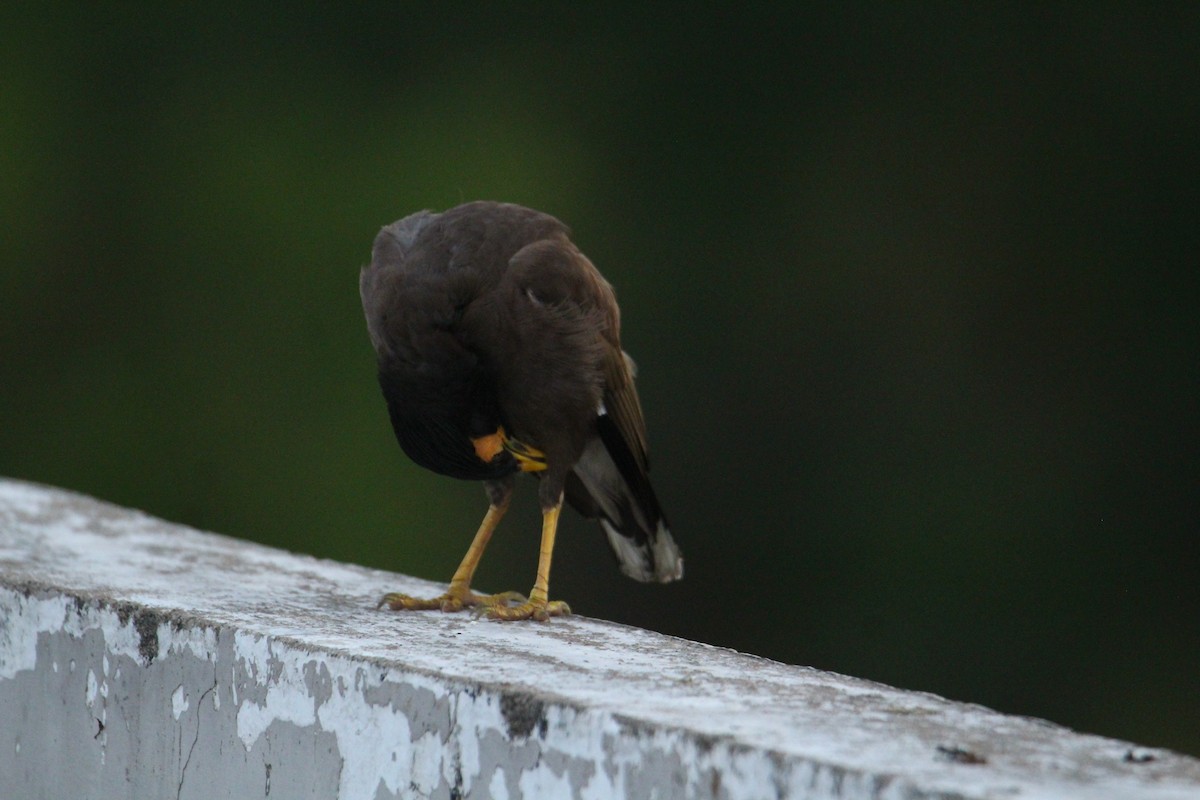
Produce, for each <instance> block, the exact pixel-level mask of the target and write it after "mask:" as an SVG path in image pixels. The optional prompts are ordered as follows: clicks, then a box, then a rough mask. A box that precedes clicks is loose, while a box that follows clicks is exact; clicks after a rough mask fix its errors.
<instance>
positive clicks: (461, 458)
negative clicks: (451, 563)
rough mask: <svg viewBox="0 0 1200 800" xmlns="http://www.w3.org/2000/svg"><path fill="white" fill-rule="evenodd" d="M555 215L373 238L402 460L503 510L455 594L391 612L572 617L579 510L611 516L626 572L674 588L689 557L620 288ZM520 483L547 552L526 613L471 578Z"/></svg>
mask: <svg viewBox="0 0 1200 800" xmlns="http://www.w3.org/2000/svg"><path fill="white" fill-rule="evenodd" d="M568 235H569V231H568V229H567V227H566V226H565V225H563V224H562V223H561V222H559V221H558V220H557V219H555V218H554V217H552V216H550V215H548V214H543V213H541V212H539V211H534V210H532V209H529V208H523V207H522V206H517V205H511V204H507V203H491V202H476V203H467V204H465V205H461V206H458V207H456V208H452V209H450V210H448V211H445V212H443V213H440V214H435V213H432V212H430V211H421V212H418V213H416V214H412V215H410V216H407V217H405V218H404V219H401V220H399V221H397V222H394V223H392V224H391V225H388V226H387V227H385V228H383V230H381V231H380V232H379V235H378V236H377V237H376V238H375V246H374V248H373V251H372V254H371V263H370V265H368V266H367V267H364V268H363V270H362V275H361V276H360V280H359V290H360V293H361V295H362V304H363V311H364V313H365V314H366V318H367V330H368V332H369V333H370V336H371V343H372V344H373V345H374V347H375V352H376V354H377V356H378V360H379V385H380V387H381V388H382V389H383V396H384V398H385V399H386V400H387V407H388V413H389V415H390V417H391V421H392V428H393V429H394V430H395V433H396V438H397V440H398V441H399V442H400V447H401V448H402V449H403V450H404V452H405V453H406V454H407V455H408V457H409V458H411V459H412V460H413V461H415V462H416V463H417V464H420V465H421V466H423V467H426V468H427V469H431V470H433V471H434V472H438V473H441V474H443V475H449V476H451V477H454V478H462V479H466V480H481V481H483V482H484V489H485V490H486V492H487V496H488V500H489V501H490V505H489V507H488V510H487V514H485V515H484V518H483V522H482V523H481V524H480V526H479V531H478V532H477V533H476V534H475V539H474V540H473V541H472V542H471V546H470V548H469V549H468V550H467V554H466V556H464V557H463V560H462V563H461V564H460V565H459V567H458V570H457V571H455V573H454V577H453V578H452V579H451V581H450V586H449V589H448V590H447V591H446V593H445V594H443V595H441V596H439V597H434V598H430V599H420V598H415V597H409V596H407V595H403V594H398V593H392V594H388V595H385V596H384V598H383V599H382V600H381V601H380V605H381V606H382V605H385V604H386V605H387V606H388V607H390V608H392V609H393V610H399V609H437V608H440V609H441V610H443V611H458V610H460V609H462V608H464V607H478V608H480V609H481V610H482V611H484V612H485V613H486V614H487V615H488V616H489V617H491V618H493V619H502V620H512V619H529V618H533V619H539V620H545V619H548V618H549V617H552V616H558V615H563V614H569V613H570V608H569V607H568V606H567V604H566V603H564V602H562V601H552V600H550V599H549V585H550V559H551V555H552V553H553V550H554V537H555V532H556V531H557V528H558V517H559V512H560V511H561V509H562V504H563V499H564V496H565V498H566V501H567V502H568V503H569V504H570V505H571V506H572V507H573V508H575V509H576V510H577V511H579V512H580V513H581V514H583V515H584V516H585V517H589V518H598V519H599V521H600V525H601V527H602V528H603V529H604V532H605V534H606V535H607V537H608V542H609V544H610V545H611V546H612V549H613V552H614V553H615V554H616V557H617V561H618V563H619V565H620V568H621V571H622V572H624V573H625V574H626V575H629V576H630V577H632V578H635V579H637V580H639V581H659V582H664V583H665V582H667V581H673V580H676V579H677V578H680V577H682V575H683V559H682V557H681V556H680V554H679V548H678V547H676V545H675V541H674V540H673V539H672V538H671V533H670V531H669V529H668V525H667V521H666V518H665V517H664V516H663V512H662V509H661V507H660V506H659V504H658V498H657V497H656V496H655V494H654V489H653V488H652V487H651V486H650V479H649V476H648V474H647V473H648V469H649V462H648V460H647V456H646V428H645V421H644V420H643V418H642V408H641V404H640V402H639V401H638V396H637V391H636V390H635V389H634V385H633V379H634V366H633V361H632V360H631V359H630V358H629V356H628V355H627V354H626V353H625V352H624V351H622V350H621V340H620V332H621V331H620V328H621V322H620V311H619V309H618V308H617V301H616V297H615V295H614V294H613V290H612V287H611V286H610V285H609V284H608V282H607V281H606V280H604V278H603V276H601V275H600V273H599V271H597V269H596V268H595V267H594V266H593V265H592V262H591V261H589V260H588V259H587V257H586V256H584V255H583V253H581V252H580V251H579V249H578V248H577V247H576V246H575V245H574V244H573V243H572V242H571V240H570V239H569V238H568ZM518 472H528V473H531V474H533V475H534V476H536V477H537V478H538V481H539V483H538V497H539V499H540V501H541V507H542V545H541V553H540V556H539V558H538V568H537V578H536V580H535V581H534V584H533V589H532V591H530V593H529V597H528V599H526V598H525V596H523V595H521V594H520V593H518V592H504V593H501V594H495V595H478V594H475V593H474V592H472V591H471V579H472V578H473V576H474V574H475V568H476V567H477V566H478V565H479V560H480V557H481V556H482V555H483V551H484V548H485V547H487V543H488V540H489V539H490V538H491V536H492V532H493V531H494V530H495V529H496V525H497V523H499V522H500V519H501V517H503V516H504V513H505V511H507V510H508V506H509V501H510V500H511V499H512V493H513V487H514V485H515V480H516V475H517V473H518Z"/></svg>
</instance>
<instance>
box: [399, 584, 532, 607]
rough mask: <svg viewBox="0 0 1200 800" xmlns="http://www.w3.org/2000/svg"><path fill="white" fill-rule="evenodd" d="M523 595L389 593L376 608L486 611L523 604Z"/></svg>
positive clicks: (504, 593)
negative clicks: (428, 595) (419, 595)
mask: <svg viewBox="0 0 1200 800" xmlns="http://www.w3.org/2000/svg"><path fill="white" fill-rule="evenodd" d="M525 602H526V600H525V595H523V594H521V593H520V592H500V593H499V594H475V593H474V592H472V591H471V590H469V589H467V590H464V591H454V590H451V591H448V592H446V593H445V594H442V595H438V596H437V597H428V598H426V597H412V596H411V595H407V594H401V593H400V592H389V593H387V594H385V595H384V596H383V597H382V598H380V600H379V603H378V604H377V605H376V606H375V607H376V608H383V607H384V606H387V607H388V608H389V609H391V610H392V611H437V610H441V611H445V612H454V611H462V610H463V609H464V608H474V609H477V610H479V611H486V610H488V609H491V608H496V607H507V606H508V605H509V604H510V603H525Z"/></svg>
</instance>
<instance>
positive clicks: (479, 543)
mask: <svg viewBox="0 0 1200 800" xmlns="http://www.w3.org/2000/svg"><path fill="white" fill-rule="evenodd" d="M510 500H511V495H509V496H508V497H505V498H504V499H503V500H501V501H500V503H499V504H495V503H494V504H492V505H490V506H488V510H487V513H486V514H484V515H483V522H481V523H479V530H478V531H476V533H475V538H474V539H472V540H471V546H470V547H468V548H467V554H466V555H465V556H463V560H462V563H460V564H459V565H458V569H456V570H455V571H454V577H453V578H451V579H450V588H449V589H448V590H447V591H446V593H445V594H443V595H441V596H440V597H430V598H420V597H410V596H408V595H406V594H400V593H399V592H391V593H390V594H386V595H384V596H383V599H382V600H380V601H379V605H380V606H381V607H382V606H385V605H386V606H387V607H388V608H390V609H392V610H393V611H400V610H402V609H404V610H409V611H428V610H431V609H438V608H440V609H441V610H442V611H461V610H462V609H463V608H464V607H468V606H483V607H486V608H494V607H496V606H504V605H507V604H508V602H509V601H516V602H524V601H525V596H524V595H522V594H521V593H520V592H503V593H502V594H487V595H479V594H475V593H474V592H472V591H471V579H472V578H474V577H475V569H476V567H478V566H479V560H480V559H481V558H483V551H484V549H485V548H486V547H487V545H488V542H489V541H490V540H491V538H492V532H493V531H495V530H496V526H497V525H499V524H500V520H501V519H502V518H503V517H504V513H505V512H506V511H508V504H509V501H510Z"/></svg>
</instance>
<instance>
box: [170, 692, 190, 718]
mask: <svg viewBox="0 0 1200 800" xmlns="http://www.w3.org/2000/svg"><path fill="white" fill-rule="evenodd" d="M188 704H189V701H188V697H187V692H186V691H185V690H184V688H183V684H182V683H181V684H179V686H178V687H176V689H175V691H174V692H173V693H172V694H171V716H173V717H175V719H176V720H178V719H179V718H180V717H181V716H183V712H185V711H187V710H188Z"/></svg>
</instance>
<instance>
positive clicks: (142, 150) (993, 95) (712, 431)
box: [0, 3, 1200, 753]
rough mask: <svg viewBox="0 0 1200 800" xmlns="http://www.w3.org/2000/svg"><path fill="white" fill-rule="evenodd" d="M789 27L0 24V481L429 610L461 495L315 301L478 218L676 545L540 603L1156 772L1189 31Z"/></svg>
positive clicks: (331, 18) (1199, 495) (301, 19)
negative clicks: (612, 375) (262, 550)
mask: <svg viewBox="0 0 1200 800" xmlns="http://www.w3.org/2000/svg"><path fill="white" fill-rule="evenodd" d="M835 5H836V8H830V7H828V6H826V5H815V6H805V5H799V4H791V3H788V4H778V5H770V6H757V5H756V6H753V7H741V6H734V5H730V6H727V7H723V8H721V7H712V6H705V7H700V6H696V5H692V4H678V5H652V6H651V5H647V6H642V7H636V6H634V7H623V6H610V5H604V6H586V7H585V6H584V5H583V4H579V5H576V4H565V3H564V4H547V5H520V6H502V5H497V4H475V3H464V4H456V3H435V4H430V3H422V4H398V3H383V4H378V3H377V4H370V3H363V4H350V5H344V4H334V3H327V4H322V3H293V4H288V5H276V4H271V5H262V6H257V5H246V4H230V5H223V4H220V3H217V4H208V5H202V6H197V5H186V6H185V5H181V4H172V3H167V4H149V3H133V4H121V3H118V4H105V5H99V4H95V5H94V4H28V5H26V4H21V5H20V6H16V5H15V4H10V5H8V6H5V7H4V9H3V10H0V216H2V218H3V223H4V224H3V234H2V236H0V312H2V313H0V474H4V475H8V476H12V477H20V478H25V479H31V480H36V481H43V482H46V483H50V484H56V485H60V486H65V487H70V488H72V489H77V490H80V491H83V492H87V493H90V494H94V495H97V496H99V497H102V498H105V499H108V500H111V501H114V502H117V503H121V504H125V505H130V506H135V507H138V508H143V509H146V510H148V511H150V512H152V513H154V514H157V515H160V516H163V517H166V518H168V519H172V520H177V521H182V522H186V523H189V524H192V525H195V526H198V527H201V528H206V529H211V530H216V531H222V532H225V533H229V534H232V535H235V536H239V537H244V538H247V539H254V540H257V541H262V542H267V543H270V544H273V545H277V546H280V547H285V548H288V549H291V550H297V551H303V552H307V553H313V554H316V555H319V556H325V557H329V558H335V559H341V560H349V561H356V562H361V563H364V564H370V565H374V566H378V567H384V568H389V569H395V570H398V571H402V572H407V573H411V574H415V575H419V576H422V577H426V578H431V579H436V580H441V581H445V580H447V579H448V578H449V575H450V573H451V572H452V571H453V569H454V567H455V565H456V564H457V563H458V559H459V557H460V556H461V555H462V553H463V552H464V550H465V548H466V545H467V543H468V541H469V539H470V536H471V534H472V533H473V531H474V529H475V526H476V525H477V524H478V522H479V519H480V517H481V515H482V513H483V511H484V508H485V499H484V495H483V492H482V490H481V488H480V487H479V486H477V485H472V484H467V483H459V482H456V481H452V480H450V479H446V478H441V477H439V476H436V475H433V474H430V473H426V472H423V471H421V470H420V469H418V468H416V467H415V466H413V465H411V464H409V463H408V462H407V461H406V460H405V459H404V457H403V455H402V454H401V453H400V450H399V448H398V447H397V446H396V444H395V441H394V439H393V437H392V433H391V430H390V428H389V425H388V421H387V414H386V411H385V408H384V404H383V400H382V398H381V396H380V394H379V390H378V387H377V385H376V383H375V374H374V363H373V356H372V352H371V348H370V346H369V344H368V341H367V335H366V331H365V326H364V324H363V321H362V315H361V310H360V308H359V301H358V294H357V291H358V290H357V279H358V270H359V267H360V266H361V265H362V264H363V263H364V262H365V261H366V260H367V258H368V256H369V252H370V245H371V241H372V239H373V237H374V235H375V232H376V231H377V229H378V228H379V226H381V225H383V224H386V223H388V222H390V221H392V220H394V219H397V218H399V217H401V216H404V215H406V214H408V213H410V212H412V211H415V210H417V209H421V208H434V209H442V208H446V207H448V206H452V205H455V204H457V203H459V202H463V201H466V200H472V199H477V198H490V199H499V200H509V201H514V202H519V203H523V204H526V205H530V206H534V207H537V208H539V209H542V210H545V211H548V212H550V213H553V214H555V215H557V216H559V217H560V218H561V219H563V220H564V221H566V222H567V223H568V224H569V225H571V226H572V228H573V230H574V238H575V240H576V241H577V243H578V244H579V245H580V246H581V247H582V248H583V250H584V251H585V252H586V253H588V254H589V255H590V256H591V258H592V260H593V261H595V263H596V264H597V265H598V266H599V267H600V268H601V269H602V270H603V271H604V272H605V274H606V275H607V276H608V278H609V279H610V280H611V281H612V282H613V283H614V284H615V286H616V288H617V290H618V293H619V296H620V299H621V302H622V307H623V312H624V321H625V330H624V341H625V345H626V347H627V349H629V350H630V352H632V353H633V355H634V356H635V357H636V359H637V360H638V363H639V366H640V369H641V374H640V379H639V386H640V389H641V394H642V400H643V403H644V405H645V407H646V413H647V417H648V423H649V426H650V436H651V444H652V448H653V453H654V477H655V480H656V483H657V485H658V487H659V493H660V495H661V497H662V499H663V501H664V503H665V504H666V506H667V509H668V513H669V514H670V516H671V518H672V522H673V523H674V528H675V532H676V535H677V538H678V540H679V542H680V543H681V545H682V547H683V548H684V554H685V557H686V561H687V575H686V578H685V579H684V580H683V581H682V582H681V583H679V584H677V585H672V586H666V587H662V586H642V585H638V584H635V583H633V582H631V581H629V580H627V579H625V578H624V577H622V576H621V575H620V574H619V573H618V572H617V570H616V569H615V567H614V566H613V565H612V562H611V558H610V556H609V554H608V552H607V549H606V545H605V544H604V542H603V537H602V535H601V534H600V533H599V531H598V529H596V528H595V527H593V526H592V525H591V524H588V523H584V522H582V521H581V520H579V519H578V518H575V517H572V518H571V519H570V520H568V521H567V522H566V523H565V527H564V533H563V535H562V536H561V537H560V539H559V545H558V550H557V552H556V559H555V568H554V574H553V578H554V580H553V587H552V588H553V589H554V590H555V591H554V594H555V595H556V596H558V597H561V598H563V599H567V600H569V601H570V602H571V604H572V606H573V607H574V608H575V610H576V611H577V612H578V613H583V614H587V615H593V616H599V617H605V618H608V619H614V620H620V621H623V622H627V623H631V624H634V625H640V626H644V627H648V628H653V629H656V630H660V631H666V632H669V633H672V634H676V635H679V636H684V637H688V638H694V639H699V640H702V641H706V642H712V643H714V644H719V645H725V646H729V647H734V648H737V649H739V650H745V651H750V652H753V653H758V654H761V655H765V656H769V657H771V658H775V659H779V660H782V661H787V662H793V663H799V664H810V665H814V666H817V667H820V668H823V669H830V670H836V671H839V672H844V673H849V674H853V675H858V676H862V677H867V678H872V679H877V680H880V681H885V682H888V683H891V684H895V685H899V686H902V687H905V688H910V689H923V690H929V691H933V692H938V693H941V694H944V695H948V696H950V697H952V698H956V699H961V700H969V701H975V702H979V703H984V704H987V705H990V706H993V707H996V708H999V709H1003V710H1005V711H1009V712H1015V713H1020V714H1029V715H1036V716H1043V717H1047V718H1050V719H1052V720H1054V721H1057V722H1061V723H1064V724H1067V725H1070V726H1073V727H1077V728H1082V729H1085V730H1088V731H1094V732H1098V733H1104V734H1108V735H1112V736H1118V737H1124V738H1130V739H1134V740H1137V741H1139V742H1141V743H1145V744H1151V745H1163V746H1168V747H1173V748H1176V749H1180V750H1184V751H1188V752H1191V753H1200V535H1198V534H1200V531H1198V528H1200V470H1198V455H1197V454H1198V453H1200V436H1198V420H1200V408H1198V407H1197V406H1198V402H1197V400H1198V398H1200V387H1198V386H1197V383H1198V373H1200V347H1198V344H1200V342H1198V341H1197V340H1198V330H1200V325H1198V323H1197V311H1198V304H1197V300H1198V299H1200V291H1198V289H1200V286H1198V283H1200V281H1198V279H1197V273H1198V269H1200V214H1198V209H1200V197H1198V194H1200V192H1198V186H1200V169H1198V160H1200V111H1198V109H1200V5H1197V4H1194V3H1192V4H1180V5H1178V6H1167V5H1162V6H1158V7H1156V8H1155V9H1153V10H1149V9H1145V8H1136V7H1133V6H1119V5H1107V4H1098V5H1097V4H1070V5H1067V6H1062V7H1056V6H1044V5H1040V4H1039V5H1034V6H1030V5H1026V4H1011V5H1003V6H992V5H988V6H985V5H981V4H967V3H963V4H947V5H939V4H915V5H901V4H892V3H882V4H863V5H842V4H835ZM1156 6H1157V4H1156ZM533 494H534V492H533V491H532V487H531V486H527V487H525V490H524V492H523V493H522V499H521V503H520V504H519V505H518V507H517V508H516V509H515V510H514V512H513V513H512V514H511V515H510V517H509V519H508V520H506V522H505V525H504V526H503V527H502V529H501V533H500V535H499V536H498V538H497V539H496V540H494V543H493V546H492V549H491V551H490V553H489V557H488V558H487V559H485V561H484V563H483V567H482V570H481V574H480V578H479V583H480V584H481V585H482V586H483V587H487V588H492V589H512V588H515V589H527V588H528V586H529V585H530V584H531V583H532V580H533V574H534V567H535V562H536V551H537V538H538V531H539V523H538V515H537V509H536V503H535V502H534V500H533ZM363 613H370V612H368V611H367V610H366V609H364V612H363ZM397 624H398V625H400V624H403V622H402V621H401V620H397Z"/></svg>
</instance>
